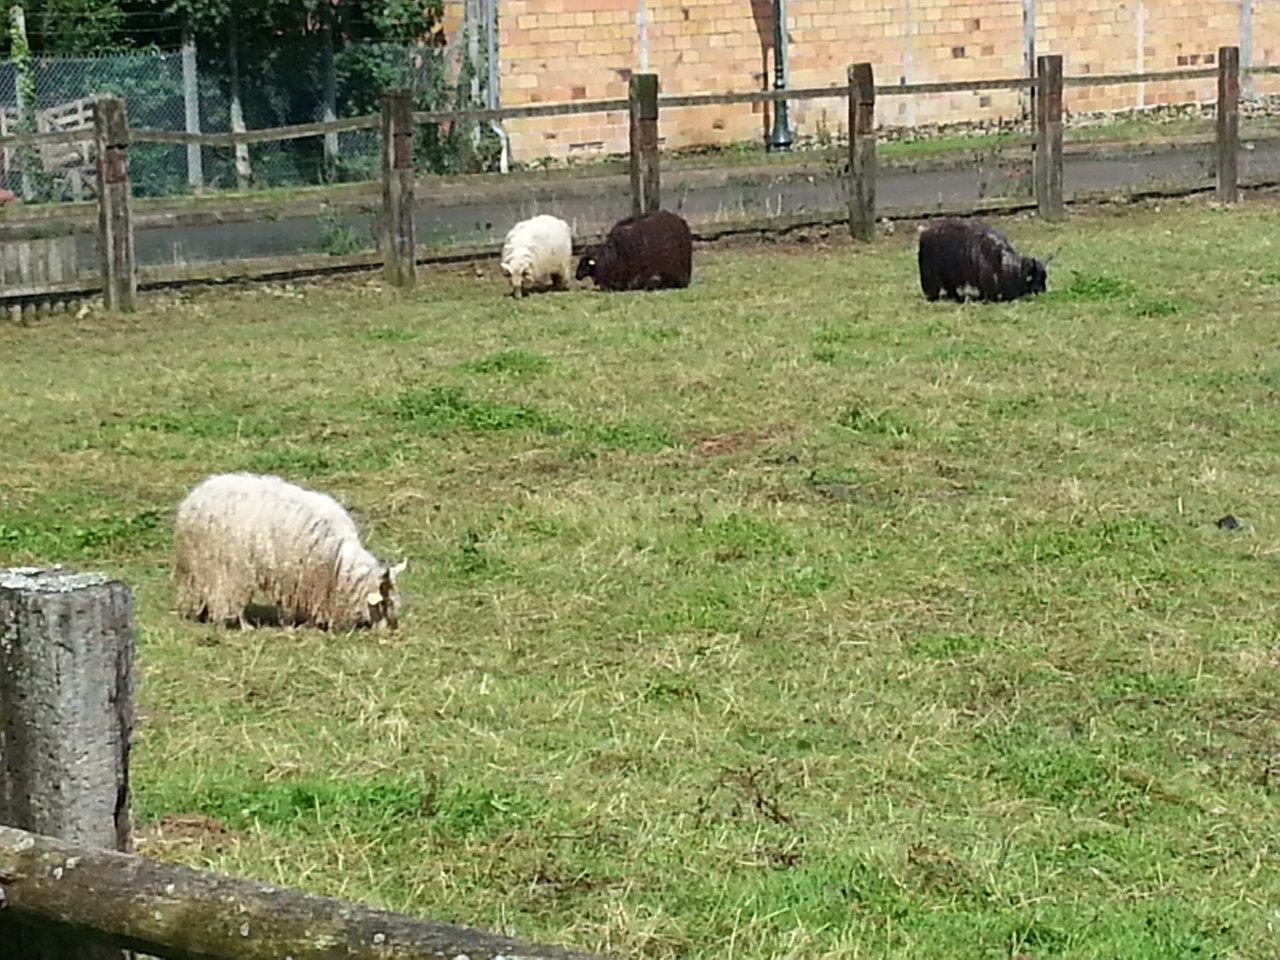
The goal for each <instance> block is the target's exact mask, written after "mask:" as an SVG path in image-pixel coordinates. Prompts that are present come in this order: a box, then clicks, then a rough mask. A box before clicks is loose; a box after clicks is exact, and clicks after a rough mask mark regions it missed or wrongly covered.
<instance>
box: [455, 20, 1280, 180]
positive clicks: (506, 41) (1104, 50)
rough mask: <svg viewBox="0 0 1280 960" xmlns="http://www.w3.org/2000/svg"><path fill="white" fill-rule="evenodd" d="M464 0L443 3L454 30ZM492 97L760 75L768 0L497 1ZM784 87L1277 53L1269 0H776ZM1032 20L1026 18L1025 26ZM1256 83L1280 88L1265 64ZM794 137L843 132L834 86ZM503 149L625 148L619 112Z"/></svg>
mask: <svg viewBox="0 0 1280 960" xmlns="http://www.w3.org/2000/svg"><path fill="white" fill-rule="evenodd" d="M462 6H463V3H462V0H449V2H448V3H447V4H446V7H447V10H446V14H447V17H446V29H447V30H449V29H457V25H458V24H459V22H460V20H461V15H462V14H461V11H462ZM499 7H500V9H499V18H500V19H499V45H500V50H501V64H502V66H501V75H500V79H501V95H502V104H503V106H520V105H524V104H531V103H542V102H555V101H564V100H587V99H597V98H614V97H624V96H626V92H627V80H628V78H629V77H630V75H631V73H632V72H633V71H638V70H644V69H646V68H647V69H649V70H652V71H655V72H657V73H658V74H659V75H660V77H661V80H662V89H663V92H665V93H693V92H703V91H712V90H715V91H736V90H752V89H760V88H762V87H765V86H766V85H771V82H772V76H773V33H774V24H773V3H772V2H771V0H503V2H501V3H500V5H499ZM787 16H788V23H787V29H788V34H789V36H790V82H791V85H792V86H797V87H803V86H826V85H834V84H843V83H844V82H845V76H846V68H847V66H848V64H850V63H852V62H855V61H863V60H866V61H870V62H871V63H872V64H873V65H874V67H875V72H876V82H877V83H880V84H892V83H899V82H902V83H917V82H928V81H953V80H976V79H982V78H993V77H1008V76H1018V75H1025V74H1027V73H1029V71H1030V63H1031V60H1032V57H1033V56H1034V55H1038V54H1048V53H1057V54H1062V55H1063V57H1064V60H1065V64H1064V66H1065V71H1066V74H1067V76H1069V77H1070V76H1077V75H1082V74H1100V73H1125V72H1140V71H1157V70H1172V69H1176V68H1178V67H1187V66H1207V65H1211V64H1212V63H1213V62H1214V61H1215V60H1216V57H1217V49H1218V47H1219V46H1221V45H1232V44H1239V45H1240V47H1241V51H1242V57H1243V59H1244V62H1245V64H1246V65H1248V64H1249V62H1250V59H1251V60H1252V62H1254V63H1270V62H1273V61H1274V59H1275V56H1276V55H1277V53H1280V4H1276V3H1263V2H1261V0H1120V2H1115V0H970V2H965V0H960V2H955V0H788V3H787ZM1030 24H1034V29H1033V28H1032V27H1031V26H1030ZM1251 86H1252V89H1251V90H1247V91H1246V92H1247V93H1248V92H1252V93H1254V94H1257V93H1264V92H1271V91H1280V85H1278V84H1277V82H1276V81H1275V80H1274V79H1272V78H1266V79H1262V78H1258V79H1257V80H1255V81H1253V83H1252V85H1251ZM1213 93H1214V81H1213V80H1212V79H1210V80H1200V81H1181V82H1166V83H1160V84H1146V85H1136V84H1131V85H1126V86H1114V87H1111V86H1108V87H1090V88H1069V89H1068V91H1067V95H1066V104H1065V105H1066V108H1067V110H1069V111H1071V112H1078V111H1094V110H1122V109H1128V108H1134V107H1143V106H1153V105H1160V104H1169V103H1184V102H1190V101H1207V100H1210V99H1212V97H1213ZM1023 96H1024V95H1022V94H1019V93H1017V92H1001V91H991V92H984V93H955V94H937V95H931V96H927V97H920V98H907V97H892V98H888V97H886V98H881V100H880V102H879V105H878V108H877V113H878V116H877V120H878V122H879V123H881V124H887V125H892V126H913V125H917V124H927V123H939V122H947V123H951V122H956V121H979V122H990V123H995V122H999V121H1002V120H1010V119H1013V118H1016V117H1018V116H1020V115H1021V113H1022V111H1023V109H1024V107H1025V103H1024V99H1023ZM792 111H793V112H792V117H793V123H794V125H795V127H796V132H797V133H798V134H799V135H801V136H806V135H814V134H819V133H820V132H822V131H824V130H825V131H827V132H830V133H833V134H837V133H843V132H844V130H845V127H846V125H847V118H846V107H845V105H844V103H843V102H842V101H835V100H831V101H826V100H814V101H807V102H797V103H795V104H793V105H792ZM769 124H770V114H769V108H768V107H767V106H766V105H763V104H755V105H749V104H748V105H733V106H717V107H697V108H680V109H678V110H674V109H673V110H670V111H667V112H666V113H665V114H664V116H663V118H662V125H661V135H662V138H663V141H662V142H663V145H664V146H667V147H683V146H691V145H695V144H725V143H734V142H742V141H755V142H757V143H758V142H760V141H761V140H762V139H763V137H764V136H765V134H766V132H767V131H768V128H769ZM508 129H509V133H510V135H511V139H512V151H513V158H514V159H516V160H521V161H530V160H536V159H537V158H539V157H543V156H550V157H557V158H564V157H574V156H587V155H591V154H604V153H617V152H622V151H624V150H625V149H626V146H627V117H626V115H625V113H610V114H607V115H604V114H594V115H593V114H583V115H579V116H574V117H564V118H555V119H546V118H541V119H537V120H528V121H519V122H512V123H511V124H510V125H509V128H508Z"/></svg>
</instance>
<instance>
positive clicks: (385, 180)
mask: <svg viewBox="0 0 1280 960" xmlns="http://www.w3.org/2000/svg"><path fill="white" fill-rule="evenodd" d="M382 264H383V266H382V270H383V275H384V276H385V277H386V278H387V280H388V281H389V282H390V283H392V284H393V285H395V286H397V287H406V288H408V287H412V286H413V285H414V283H415V282H416V280H417V269H416V266H415V263H414V234H413V93H412V91H410V90H406V89H398V90H388V91H387V92H386V93H384V94H383V95H382Z"/></svg>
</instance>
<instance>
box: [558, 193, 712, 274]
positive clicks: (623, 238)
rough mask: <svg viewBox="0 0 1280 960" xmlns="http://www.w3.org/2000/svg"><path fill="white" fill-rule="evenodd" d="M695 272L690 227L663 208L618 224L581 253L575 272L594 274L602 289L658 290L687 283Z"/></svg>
mask: <svg viewBox="0 0 1280 960" xmlns="http://www.w3.org/2000/svg"><path fill="white" fill-rule="evenodd" d="M692 273H693V236H692V234H690V233H689V225H688V224H687V223H685V222H684V220H683V219H682V218H680V217H678V216H676V215H675V214H674V213H668V212H667V211H666V210H659V211H657V212H656V213H645V214H641V215H640V216H638V217H627V218H626V219H625V220H619V221H618V222H617V223H615V224H614V225H613V229H611V230H610V231H609V235H608V236H607V237H605V239H604V242H603V243H597V244H593V245H592V246H589V247H587V248H586V249H585V250H584V251H583V252H582V259H581V260H579V261H578V272H577V276H578V279H579V280H584V279H586V278H587V277H591V278H592V279H593V280H594V281H595V284H596V286H597V287H599V288H600V289H601V290H657V289H660V288H663V287H687V286H688V285H689V278H690V276H691V275H692Z"/></svg>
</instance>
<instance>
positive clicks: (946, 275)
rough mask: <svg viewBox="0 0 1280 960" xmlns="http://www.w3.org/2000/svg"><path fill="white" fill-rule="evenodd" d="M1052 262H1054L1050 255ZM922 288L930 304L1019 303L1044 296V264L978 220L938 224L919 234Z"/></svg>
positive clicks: (946, 221) (950, 221)
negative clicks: (944, 301) (968, 298)
mask: <svg viewBox="0 0 1280 960" xmlns="http://www.w3.org/2000/svg"><path fill="white" fill-rule="evenodd" d="M1049 259H1050V260H1052V259H1053V258H1052V257H1050V258H1049ZM919 262H920V287H921V289H922V290H924V295H925V296H926V297H928V298H929V299H930V300H937V299H938V297H939V296H940V295H941V294H943V293H946V295H947V296H948V297H950V298H951V299H952V300H955V301H956V302H957V303H960V302H963V301H964V299H965V296H966V294H968V295H970V296H973V297H975V298H976V299H979V300H987V301H998V300H1016V299H1018V298H1019V297H1023V296H1026V295H1028V294H1036V293H1044V289H1045V267H1046V266H1047V261H1046V263H1041V262H1040V261H1039V260H1036V259H1033V258H1032V257H1024V256H1022V255H1021V254H1019V253H1018V252H1017V251H1016V250H1015V249H1014V248H1013V244H1011V243H1010V242H1009V240H1008V238H1007V237H1005V236H1004V234H1002V233H999V232H998V231H996V230H993V229H992V228H991V227H989V226H987V225H986V224H984V223H978V222H977V221H976V220H951V219H948V220H940V221H938V222H937V223H935V224H933V225H932V226H929V227H927V228H926V229H925V230H924V231H922V232H921V234H920V254H919Z"/></svg>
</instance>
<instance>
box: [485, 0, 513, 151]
mask: <svg viewBox="0 0 1280 960" xmlns="http://www.w3.org/2000/svg"><path fill="white" fill-rule="evenodd" d="M484 31H485V41H486V44H487V48H486V49H487V51H488V58H489V83H488V85H487V86H486V88H485V98H486V104H487V105H488V107H489V109H490V110H497V109H498V106H499V104H500V101H499V97H498V0H485V3H484ZM489 128H490V129H491V130H492V131H493V132H494V133H495V134H496V135H497V137H498V139H499V140H500V141H501V142H502V155H501V157H500V158H499V160H498V169H499V170H501V171H502V172H503V173H507V172H508V171H509V170H510V169H511V140H510V138H508V137H507V132H506V131H505V130H503V129H502V124H501V123H500V122H498V121H497V120H490V121H489Z"/></svg>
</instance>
